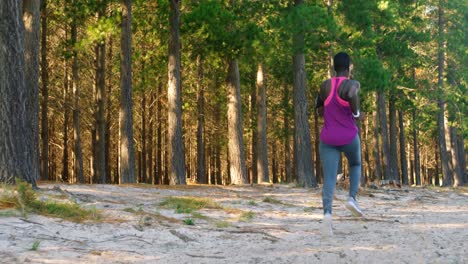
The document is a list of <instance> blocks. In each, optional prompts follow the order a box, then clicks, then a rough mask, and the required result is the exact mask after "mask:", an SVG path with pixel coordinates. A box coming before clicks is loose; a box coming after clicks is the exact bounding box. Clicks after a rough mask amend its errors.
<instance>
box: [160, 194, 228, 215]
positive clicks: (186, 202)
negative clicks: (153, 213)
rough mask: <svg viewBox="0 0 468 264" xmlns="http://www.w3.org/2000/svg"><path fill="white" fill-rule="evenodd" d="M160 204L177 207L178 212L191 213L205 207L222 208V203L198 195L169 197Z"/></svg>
mask: <svg viewBox="0 0 468 264" xmlns="http://www.w3.org/2000/svg"><path fill="white" fill-rule="evenodd" d="M160 205H161V206H165V207H167V208H172V209H175V210H176V212H177V213H191V212H192V211H194V210H199V209H203V208H211V209H219V208H221V206H220V205H218V204H216V203H215V202H213V201H211V200H209V199H206V198H196V197H168V198H166V199H165V200H164V201H163V202H161V204H160Z"/></svg>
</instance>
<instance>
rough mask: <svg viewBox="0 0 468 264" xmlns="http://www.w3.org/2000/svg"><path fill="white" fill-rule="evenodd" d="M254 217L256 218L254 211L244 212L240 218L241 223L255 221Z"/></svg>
mask: <svg viewBox="0 0 468 264" xmlns="http://www.w3.org/2000/svg"><path fill="white" fill-rule="evenodd" d="M254 217H255V213H254V212H252V211H248V212H243V213H242V214H241V216H240V217H239V221H241V222H248V221H250V220H252V219H254Z"/></svg>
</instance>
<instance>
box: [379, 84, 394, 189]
mask: <svg viewBox="0 0 468 264" xmlns="http://www.w3.org/2000/svg"><path fill="white" fill-rule="evenodd" d="M377 100H378V105H377V108H378V109H379V121H380V134H381V135H382V154H383V165H384V179H385V180H393V176H392V171H391V164H390V159H391V157H390V144H389V140H388V126H387V113H386V112H387V111H386V108H387V105H386V103H385V94H384V92H383V91H378V92H377Z"/></svg>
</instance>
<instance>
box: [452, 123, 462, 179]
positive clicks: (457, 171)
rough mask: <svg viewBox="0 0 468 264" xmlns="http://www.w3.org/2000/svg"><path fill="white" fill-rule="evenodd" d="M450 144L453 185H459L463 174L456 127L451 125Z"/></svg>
mask: <svg viewBox="0 0 468 264" xmlns="http://www.w3.org/2000/svg"><path fill="white" fill-rule="evenodd" d="M449 129H450V144H451V145H452V147H451V148H450V149H451V152H452V153H451V154H452V155H451V156H452V165H453V187H459V186H462V185H463V183H464V182H463V176H462V174H461V168H460V163H461V162H460V160H459V157H458V153H459V151H458V144H457V143H458V142H457V129H456V128H455V127H453V126H451V127H450V128H449Z"/></svg>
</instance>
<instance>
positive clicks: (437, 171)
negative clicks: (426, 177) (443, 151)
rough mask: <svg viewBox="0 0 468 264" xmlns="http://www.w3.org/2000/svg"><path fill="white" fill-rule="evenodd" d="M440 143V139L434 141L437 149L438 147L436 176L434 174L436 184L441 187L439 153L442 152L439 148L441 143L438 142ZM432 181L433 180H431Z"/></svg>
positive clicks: (436, 152)
mask: <svg viewBox="0 0 468 264" xmlns="http://www.w3.org/2000/svg"><path fill="white" fill-rule="evenodd" d="M437 143H438V140H436V141H434V146H435V149H437V151H435V155H434V156H435V161H436V162H435V176H434V178H435V179H434V185H435V186H437V187H439V186H440V176H439V175H440V166H439V160H440V159H439V153H440V150H438V148H439V145H438V144H437ZM431 183H432V181H431Z"/></svg>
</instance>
